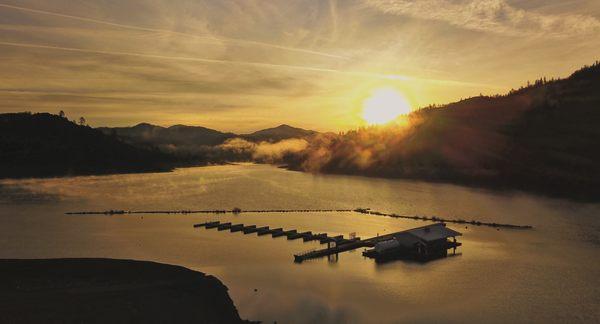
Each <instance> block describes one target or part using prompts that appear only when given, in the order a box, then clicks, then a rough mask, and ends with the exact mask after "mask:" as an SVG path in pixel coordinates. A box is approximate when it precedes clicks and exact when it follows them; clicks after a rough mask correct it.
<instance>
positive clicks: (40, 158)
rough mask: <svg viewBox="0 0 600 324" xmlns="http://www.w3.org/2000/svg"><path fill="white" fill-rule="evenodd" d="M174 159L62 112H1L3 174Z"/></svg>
mask: <svg viewBox="0 0 600 324" xmlns="http://www.w3.org/2000/svg"><path fill="white" fill-rule="evenodd" d="M172 162H173V161H172V159H171V158H170V157H169V156H167V155H165V154H163V153H160V152H157V151H149V150H144V149H140V148H136V147H133V146H131V145H129V144H126V143H123V142H121V141H120V140H118V139H117V138H115V137H111V136H107V135H105V134H103V133H101V132H100V131H98V130H95V129H92V128H90V127H87V126H80V125H76V124H75V123H72V122H70V121H69V120H67V119H66V118H62V117H59V116H57V115H51V114H48V113H41V114H30V113H14V114H0V177H25V176H27V177H29V176H55V175H72V174H99V173H120V172H142V171H158V170H167V169H169V168H170V165H171V164H172Z"/></svg>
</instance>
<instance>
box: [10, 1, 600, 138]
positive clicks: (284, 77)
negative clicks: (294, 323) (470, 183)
mask: <svg viewBox="0 0 600 324" xmlns="http://www.w3.org/2000/svg"><path fill="white" fill-rule="evenodd" d="M597 59H600V1H598V0H587V1H586V0H581V1H578V0H573V1H569V0H530V1H514V0H513V1H511V0H482V1H472V0H451V1H441V0H422V1H406V0H344V1H343V0H329V1H327V0H238V1H233V0H204V1H203V0H186V1H180V0H120V1H114V0H77V1H74V0H51V1H49V0H19V1H5V0H0V76H1V77H0V105H1V107H0V112H16V111H25V110H29V111H35V112H37V111H50V112H54V113H55V112H58V110H60V109H63V110H64V111H66V113H67V116H68V117H70V118H72V119H74V118H78V117H79V116H85V117H86V118H87V120H88V122H89V123H90V124H91V125H92V126H126V125H134V124H137V123H140V122H150V123H153V124H158V125H165V126H169V125H173V124H187V125H202V126H206V127H210V128H215V129H219V130H223V131H235V132H246V131H252V130H256V129H260V128H265V127H271V126H275V125H278V124H281V123H287V124H291V125H294V126H299V127H304V128H311V129H316V130H321V131H327V130H331V131H337V130H345V129H349V128H355V127H357V126H360V125H361V124H362V123H363V122H364V121H363V120H362V118H361V110H362V109H363V102H364V101H365V100H366V99H367V98H369V97H370V96H371V94H372V93H373V92H376V91H378V89H381V88H385V89H389V88H392V89H396V90H397V91H399V92H400V93H402V94H403V95H404V97H405V98H406V100H407V101H408V102H409V103H410V106H411V107H412V108H413V109H414V108H417V107H420V106H425V105H428V104H431V103H446V102H450V101H454V100H458V99H460V98H464V97H468V96H474V95H479V93H483V94H495V93H503V92H506V91H508V90H510V88H511V87H517V86H519V85H521V84H524V83H526V82H527V80H534V79H536V78H538V77H540V76H544V75H545V76H547V77H565V76H567V75H568V74H569V73H570V72H572V71H573V70H575V69H577V68H579V67H581V66H582V65H585V64H591V63H593V62H594V61H595V60H597Z"/></svg>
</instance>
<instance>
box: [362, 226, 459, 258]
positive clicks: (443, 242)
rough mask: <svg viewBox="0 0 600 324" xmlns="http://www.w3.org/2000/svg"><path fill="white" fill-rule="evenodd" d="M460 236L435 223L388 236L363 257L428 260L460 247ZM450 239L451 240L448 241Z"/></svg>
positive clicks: (364, 253)
mask: <svg viewBox="0 0 600 324" xmlns="http://www.w3.org/2000/svg"><path fill="white" fill-rule="evenodd" d="M461 235H462V234H461V233H459V232H457V231H455V230H453V229H450V228H448V227H446V224H445V223H436V224H432V225H427V226H423V227H418V228H413V229H410V230H406V231H402V232H397V233H393V234H390V235H388V238H387V239H385V240H380V241H379V242H377V243H376V244H375V247H374V248H373V249H370V250H367V251H365V252H363V255H364V256H366V257H370V258H375V259H381V260H383V259H389V258H414V259H417V260H428V259H432V258H437V257H443V256H446V255H447V251H448V249H454V251H456V248H457V247H458V246H460V245H461V243H459V242H457V241H456V237H457V236H461ZM449 239H452V240H449Z"/></svg>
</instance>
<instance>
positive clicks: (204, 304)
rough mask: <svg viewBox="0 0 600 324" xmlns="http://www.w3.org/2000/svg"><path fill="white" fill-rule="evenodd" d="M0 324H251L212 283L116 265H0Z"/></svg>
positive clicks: (84, 261) (180, 271)
mask: <svg viewBox="0 0 600 324" xmlns="http://www.w3.org/2000/svg"><path fill="white" fill-rule="evenodd" d="M0 273H2V276H0V322H2V323H115V322H144V323H146V322H153V323H157V322H158V323H160V322H163V323H167V322H196V323H252V322H250V321H245V320H242V319H241V318H240V316H239V313H238V311H237V309H236V307H235V305H234V303H233V301H232V300H231V298H230V296H229V294H228V288H227V287H226V286H225V285H224V284H223V283H222V282H221V281H220V280H219V279H217V278H216V277H214V276H210V275H206V274H204V273H202V272H197V271H193V270H190V269H187V268H184V267H181V266H175V265H169V264H162V263H156V262H150V261H134V260H119V259H99V258H98V259H96V258H81V259H80V258H78V259H0Z"/></svg>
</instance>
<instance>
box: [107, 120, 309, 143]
mask: <svg viewBox="0 0 600 324" xmlns="http://www.w3.org/2000/svg"><path fill="white" fill-rule="evenodd" d="M98 129H99V130H100V131H102V132H103V133H105V134H107V135H112V134H115V135H117V136H118V137H120V138H122V139H123V140H125V141H126V142H129V143H132V144H139V145H144V144H146V145H176V146H179V145H198V146H199V145H205V146H215V145H220V144H223V143H224V142H225V141H226V140H228V139H231V138H235V137H239V138H243V139H245V140H248V141H252V142H263V141H265V142H279V141H281V140H285V139H290V138H308V137H310V136H313V135H315V134H317V132H315V131H312V130H305V129H302V128H296V127H292V126H289V125H285V124H284V125H279V126H277V127H273V128H268V129H263V130H259V131H256V132H254V133H250V134H241V135H237V134H234V133H224V132H220V131H218V130H214V129H210V128H206V127H201V126H186V125H174V126H171V127H161V126H156V125H152V124H148V123H141V124H138V125H136V126H132V127H114V128H111V127H99V128H98Z"/></svg>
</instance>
